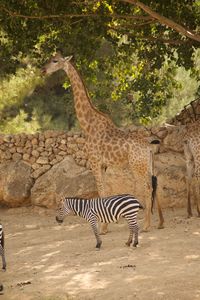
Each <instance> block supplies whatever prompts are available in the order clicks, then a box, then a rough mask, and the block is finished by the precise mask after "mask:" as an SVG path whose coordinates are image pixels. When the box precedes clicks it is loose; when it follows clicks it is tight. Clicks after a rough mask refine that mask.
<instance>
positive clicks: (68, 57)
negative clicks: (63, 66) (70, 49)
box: [65, 55, 73, 61]
mask: <svg viewBox="0 0 200 300" xmlns="http://www.w3.org/2000/svg"><path fill="white" fill-rule="evenodd" d="M72 57H73V55H70V56H66V57H65V61H70V60H71V59H72Z"/></svg>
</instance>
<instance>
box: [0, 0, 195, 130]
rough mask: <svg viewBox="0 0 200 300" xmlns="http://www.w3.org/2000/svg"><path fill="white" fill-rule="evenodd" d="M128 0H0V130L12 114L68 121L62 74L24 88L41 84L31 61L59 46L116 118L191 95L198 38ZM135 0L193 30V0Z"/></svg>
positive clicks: (151, 115) (71, 119) (170, 109)
mask: <svg viewBox="0 0 200 300" xmlns="http://www.w3.org/2000/svg"><path fill="white" fill-rule="evenodd" d="M127 2H131V1H108V0H106V1H92V0H78V1H73V0H68V1H65V0H59V1H57V0H45V1H44V0H40V1H34V0H23V1H13V0H6V1H5V0H1V3H0V43H1V52H0V64H1V68H0V78H2V81H1V83H0V85H1V87H3V89H1V92H0V98H1V99H3V100H2V101H1V103H0V115H1V130H3V128H6V124H10V122H12V119H14V118H16V117H17V116H18V115H19V116H21V117H20V120H22V123H23V120H24V122H25V123H26V122H31V121H33V120H37V126H36V125H34V126H33V128H37V129H44V128H45V129H46V128H48V127H50V128H67V129H70V128H71V127H73V126H74V125H75V116H74V110H73V102H72V100H71V99H72V95H71V90H70V87H69V83H68V81H66V80H67V79H64V78H63V76H61V75H59V76H58V75H56V74H55V75H53V77H52V79H51V78H50V79H49V80H50V82H51V84H50V85H51V87H49V80H48V81H47V83H46V85H45V86H44V85H43V86H42V87H39V88H37V89H36V90H35V92H34V93H32V94H31V93H30V91H33V90H34V88H35V86H36V85H37V84H39V83H40V84H41V80H40V79H39V77H38V74H37V72H36V71H35V68H36V67H40V66H41V65H42V64H43V63H44V61H46V60H47V59H48V57H49V56H50V55H51V54H52V53H53V52H54V51H55V50H56V49H58V48H60V49H61V50H62V51H63V53H64V54H65V55H69V54H73V55H74V57H75V60H76V64H77V66H78V68H80V70H81V73H82V74H83V77H84V80H85V81H86V85H87V87H88V89H89V91H90V95H91V97H92V99H93V102H94V103H95V105H97V106H98V108H99V109H101V110H103V111H105V112H107V113H109V114H110V115H111V116H112V118H113V119H114V121H115V122H116V123H117V124H119V125H121V124H127V123H131V122H133V121H134V122H136V123H143V124H148V123H153V122H155V121H157V122H160V121H164V120H166V119H167V118H168V117H169V116H170V117H171V115H173V114H175V113H176V112H177V111H178V110H180V109H181V108H182V106H184V105H185V104H187V103H188V102H189V101H191V100H193V99H194V98H195V97H196V96H197V95H198V93H199V60H200V58H199V57H200V52H199V49H198V47H199V43H198V41H196V40H193V39H190V38H188V37H187V36H184V35H183V34H181V33H180V32H178V31H177V30H174V29H172V28H171V27H167V26H165V25H163V24H162V23H160V22H159V21H158V20H157V19H155V18H153V17H152V16H151V15H149V14H147V13H145V12H144V11H143V10H142V9H141V8H139V7H138V6H136V5H133V4H132V3H127ZM132 2H134V1H132ZM142 3H143V4H145V5H146V6H148V7H149V8H151V9H152V10H153V11H155V12H157V13H158V14H160V16H164V17H166V18H168V19H170V20H172V21H174V22H176V23H177V24H180V25H182V26H184V27H185V28H188V29H189V30H190V31H192V32H194V33H196V34H198V30H199V24H200V3H199V0H196V1H194V0H193V1H192V0H184V1H183V0H173V1H172V0H157V1H152V0H143V1H142ZM30 65H31V66H32V67H30ZM31 68H33V69H31ZM33 70H34V71H33ZM57 76H58V78H60V83H58V81H57ZM63 85H64V87H65V88H66V93H65V91H64V90H63V87H62V86H63ZM186 90H187V91H186ZM25 96H26V97H25ZM180 98H181V99H180ZM175 104H176V105H175ZM34 122H35V121H34ZM8 128H9V127H8ZM20 128H21V127H20ZM25 130H26V126H25Z"/></svg>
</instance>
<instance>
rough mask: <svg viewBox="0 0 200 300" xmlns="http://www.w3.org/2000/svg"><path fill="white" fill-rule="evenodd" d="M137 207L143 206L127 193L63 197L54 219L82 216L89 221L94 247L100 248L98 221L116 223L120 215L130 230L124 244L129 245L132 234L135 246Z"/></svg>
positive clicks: (136, 242) (136, 238) (136, 241)
mask: <svg viewBox="0 0 200 300" xmlns="http://www.w3.org/2000/svg"><path fill="white" fill-rule="evenodd" d="M139 208H141V209H143V206H142V205H141V204H140V203H139V201H138V200H137V199H136V198H135V197H133V196H132V195H129V194H122V195H115V196H110V197H105V198H93V199H83V198H76V197H75V198H67V197H64V198H63V199H62V201H61V204H60V206H59V208H58V211H57V215H56V221H57V222H58V223H62V222H63V220H64V217H65V216H66V215H69V214H74V215H78V216H80V217H83V218H84V219H86V220H87V221H88V222H89V223H90V225H91V227H92V229H93V232H94V235H95V238H96V242H97V244H96V248H97V249H100V247H101V244H102V241H101V238H100V235H99V231H98V222H103V223H112V222H116V223H117V222H118V220H119V218H120V217H124V218H125V219H126V220H127V222H128V227H129V230H130V234H129V238H128V241H127V242H126V245H127V246H130V245H131V243H132V240H133V234H134V242H133V246H134V247H136V246H137V245H138V229H139V228H138V224H137V213H138V210H139Z"/></svg>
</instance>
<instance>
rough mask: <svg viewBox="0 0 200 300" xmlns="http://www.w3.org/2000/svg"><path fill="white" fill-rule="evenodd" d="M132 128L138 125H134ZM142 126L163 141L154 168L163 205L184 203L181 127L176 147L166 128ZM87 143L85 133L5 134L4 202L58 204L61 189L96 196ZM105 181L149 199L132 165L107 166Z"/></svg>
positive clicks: (1, 163) (0, 190)
mask: <svg viewBox="0 0 200 300" xmlns="http://www.w3.org/2000/svg"><path fill="white" fill-rule="evenodd" d="M132 130H138V129H137V128H135V127H134V128H133V129H132ZM139 130H140V131H141V128H140V129H139ZM142 131H143V133H144V136H145V137H146V138H147V139H149V140H152V139H154V138H156V139H159V140H160V141H161V145H160V147H159V149H157V153H156V154H155V174H156V175H157V176H158V181H159V186H158V197H159V198H160V201H161V204H162V206H163V207H177V206H179V207H180V206H186V184H185V171H186V169H185V159H184V155H183V147H182V141H181V140H180V137H179V133H177V136H176V135H173V138H174V136H175V138H176V141H175V142H176V143H175V145H176V146H175V147H174V149H173V150H172V149H171V148H170V149H168V147H167V144H166V143H165V141H166V140H168V129H167V128H165V127H162V128H154V129H152V130H151V132H150V131H147V130H142ZM168 142H169V143H170V142H171V141H168ZM168 142H167V143H168ZM84 146H85V137H84V135H83V134H82V133H68V132H58V131H46V132H43V133H37V134H33V135H30V134H29V135H26V134H17V135H3V134H1V135H0V204H1V205H2V204H3V205H7V206H11V207H16V206H20V205H27V204H28V205H30V204H32V205H40V206H45V207H55V205H56V203H57V202H58V201H59V200H58V199H60V196H61V195H63V194H65V195H67V196H79V197H93V196H96V195H97V188H96V184H95V180H94V176H93V174H92V172H91V170H90V168H89V163H88V161H87V157H86V154H85V151H84ZM156 147H157V146H156ZM20 174H21V175H20ZM104 182H105V188H106V194H107V195H111V194H114V193H132V194H134V195H135V196H136V197H138V198H139V199H140V200H141V202H143V203H144V202H145V197H146V195H144V194H143V187H142V186H141V183H140V182H138V180H137V174H132V173H131V172H130V170H129V168H128V166H124V167H121V168H118V167H114V166H113V167H109V168H107V170H106V173H105V174H104Z"/></svg>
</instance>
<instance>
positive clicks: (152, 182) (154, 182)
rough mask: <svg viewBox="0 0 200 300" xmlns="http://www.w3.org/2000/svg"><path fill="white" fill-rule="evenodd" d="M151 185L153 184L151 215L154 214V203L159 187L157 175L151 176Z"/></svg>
mask: <svg viewBox="0 0 200 300" xmlns="http://www.w3.org/2000/svg"><path fill="white" fill-rule="evenodd" d="M151 184H152V194H151V213H152V214H153V207H154V202H155V199H156V191H157V186H158V180H157V177H156V176H155V175H152V176H151Z"/></svg>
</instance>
